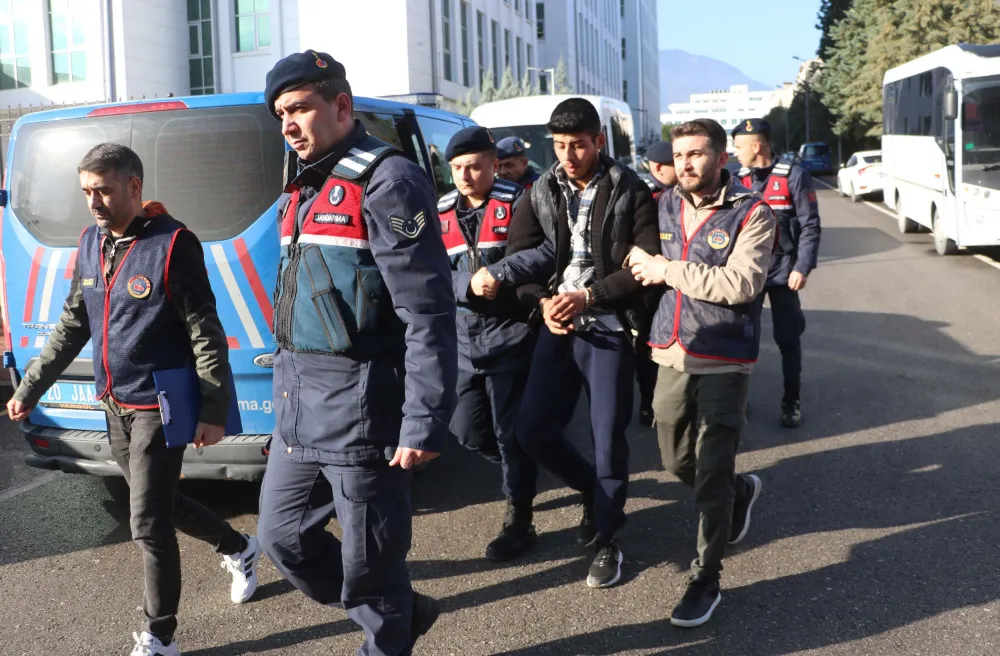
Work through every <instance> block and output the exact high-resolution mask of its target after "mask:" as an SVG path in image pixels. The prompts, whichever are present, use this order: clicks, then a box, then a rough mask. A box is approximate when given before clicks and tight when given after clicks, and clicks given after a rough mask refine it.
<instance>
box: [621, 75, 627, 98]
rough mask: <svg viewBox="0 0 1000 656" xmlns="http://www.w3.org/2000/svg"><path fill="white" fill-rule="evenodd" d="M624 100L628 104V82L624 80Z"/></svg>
mask: <svg viewBox="0 0 1000 656" xmlns="http://www.w3.org/2000/svg"><path fill="white" fill-rule="evenodd" d="M622 100H624V101H625V102H628V80H622Z"/></svg>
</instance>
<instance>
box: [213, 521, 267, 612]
mask: <svg viewBox="0 0 1000 656" xmlns="http://www.w3.org/2000/svg"><path fill="white" fill-rule="evenodd" d="M243 537H245V538H246V539H247V548H246V549H244V550H243V551H242V552H240V553H238V554H233V555H232V556H223V557H222V565H221V567H223V568H224V569H228V570H229V573H230V574H232V575H233V587H232V588H231V589H230V591H229V598H230V599H232V600H233V603H234V604H242V603H243V602H245V601H249V600H250V597H252V596H253V593H254V592H256V591H257V559H258V558H260V543H259V542H258V541H257V538H255V537H254V536H252V535H244V536H243Z"/></svg>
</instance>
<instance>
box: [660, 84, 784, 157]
mask: <svg viewBox="0 0 1000 656" xmlns="http://www.w3.org/2000/svg"><path fill="white" fill-rule="evenodd" d="M785 95H787V92H786V93H784V94H783V89H775V90H769V91H750V87H749V86H747V85H746V84H734V85H733V86H731V87H729V90H728V91H710V92H708V93H693V94H691V97H690V98H689V99H688V102H686V103H671V104H670V105H668V109H669V110H670V111H669V112H667V113H665V114H663V115H661V116H660V120H661V121H662V122H663V123H684V122H686V121H691V120H694V119H696V118H710V119H714V120H716V121H718V122H719V123H720V124H721V125H722V127H724V128H726V132H731V131H732V129H733V128H734V127H736V125H737V124H738V123H739V122H740V121H744V120H746V119H748V118H763V117H764V116H766V115H767V113H768V112H770V111H771V110H772V109H773V108H774V107H776V106H777V105H778V104H779V102H780V101H781V99H782V98H784V96H785ZM731 142H732V138H730V143H731Z"/></svg>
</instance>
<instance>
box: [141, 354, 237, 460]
mask: <svg viewBox="0 0 1000 656" xmlns="http://www.w3.org/2000/svg"><path fill="white" fill-rule="evenodd" d="M228 373H229V414H228V416H227V417H226V435H239V434H240V433H242V432H243V422H242V421H241V420H240V405H239V402H238V401H237V399H236V385H235V384H234V383H233V370H232V369H229V371H228ZM153 382H155V383H156V392H157V399H158V400H159V403H160V419H162V420H163V433H164V435H165V436H166V438H167V446H168V447H175V446H184V445H186V444H191V442H193V441H194V431H195V429H196V428H197V427H198V416H199V414H200V413H201V385H200V384H199V382H198V374H197V373H195V370H194V366H189V367H184V368H182V369H164V370H163V371H154V372H153Z"/></svg>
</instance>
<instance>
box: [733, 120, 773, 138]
mask: <svg viewBox="0 0 1000 656" xmlns="http://www.w3.org/2000/svg"><path fill="white" fill-rule="evenodd" d="M741 134H762V135H764V136H765V137H766V136H769V135H770V134H771V124H770V123H768V122H767V121H765V120H764V119H762V118H748V119H746V120H745V121H740V124H739V125H737V126H736V127H735V128H733V132H732V136H733V138H735V137H738V136H739V135H741Z"/></svg>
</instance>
